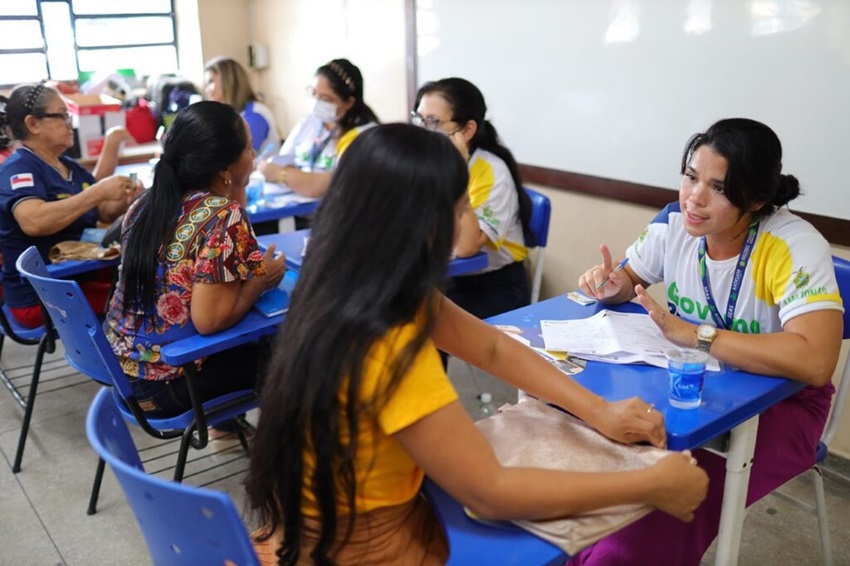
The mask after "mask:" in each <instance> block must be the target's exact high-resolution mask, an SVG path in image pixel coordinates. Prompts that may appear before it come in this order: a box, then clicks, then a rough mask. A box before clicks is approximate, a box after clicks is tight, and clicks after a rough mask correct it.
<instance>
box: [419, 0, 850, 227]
mask: <svg viewBox="0 0 850 566" xmlns="http://www.w3.org/2000/svg"><path fill="white" fill-rule="evenodd" d="M416 4H417V13H416V18H417V19H416V29H417V48H416V49H417V61H416V65H417V71H416V72H417V81H418V84H419V85H421V84H422V83H424V82H425V81H428V80H435V79H440V78H445V77H450V76H459V77H463V78H466V79H468V80H470V81H472V82H473V83H475V84H476V85H477V86H478V87H479V88H480V89H481V90H482V92H483V93H484V96H485V98H486V100H487V104H488V107H489V112H488V118H489V119H490V120H491V121H492V122H493V124H494V125H495V126H496V128H497V130H498V131H499V133H500V134H501V136H502V138H503V140H504V141H505V144H506V145H507V146H508V147H510V148H511V150H512V151H513V152H514V154H515V155H516V157H517V160H518V161H519V162H520V163H526V164H530V165H538V166H541V167H548V168H551V169H558V170H563V171H572V172H576V173H584V174H589V175H594V176H598V177H605V178H610V179H618V180H623V181H631V182H635V183H642V184H646V185H651V186H656V187H662V188H669V189H677V188H678V182H679V175H678V171H679V162H680V159H681V153H682V150H683V148H684V145H685V142H686V141H687V139H688V138H689V137H690V135H691V134H693V133H695V132H698V131H704V130H705V129H706V128H707V127H708V126H709V125H711V124H712V123H713V122H714V121H716V120H718V119H720V118H728V117H735V116H740V117H748V118H753V119H756V120H759V121H762V122H764V123H766V124H768V125H769V126H770V127H771V128H773V129H774V131H776V133H777V134H778V135H779V138H780V140H782V144H783V150H784V159H783V172H785V173H790V174H793V175H795V176H796V177H797V178H798V179H799V180H800V183H801V186H802V188H803V191H804V193H805V194H804V196H802V197H800V198H798V199H796V200H795V201H793V202H792V203H791V207H792V209H794V210H800V211H804V212H810V213H813V214H820V215H824V216H831V217H835V218H841V219H845V220H848V219H850V1H848V0H820V1H817V0H748V1H745V0H644V1H641V0H611V1H603V0H569V1H567V0H489V1H488V0H417V2H416Z"/></svg>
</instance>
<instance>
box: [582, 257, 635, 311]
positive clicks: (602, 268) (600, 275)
mask: <svg viewBox="0 0 850 566" xmlns="http://www.w3.org/2000/svg"><path fill="white" fill-rule="evenodd" d="M599 251H600V252H601V253H602V263H601V264H600V265H594V266H593V267H591V268H590V269H588V270H587V271H585V272H584V273H582V275H581V277H579V278H578V286H579V288H580V289H581V292H582V293H584V294H585V295H587V296H588V297H592V298H594V299H598V300H604V299H609V298H611V297H616V296H617V295H619V294H620V293H621V292H622V290H623V286H624V285H628V286H631V284H632V281H631V278H630V277H629V276H628V275H627V274H626V273H624V272H623V271H614V263H613V262H612V261H611V250H609V249H608V246H606V245H605V244H602V245H601V246H599ZM606 277H608V281H606V282H605V285H603V286H602V287H601V288H600V289H597V288H596V287H597V286H599V284H600V283H602V282H603V281H605V278H606Z"/></svg>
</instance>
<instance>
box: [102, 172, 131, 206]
mask: <svg viewBox="0 0 850 566" xmlns="http://www.w3.org/2000/svg"><path fill="white" fill-rule="evenodd" d="M140 185H141V184H140V183H134V182H133V181H132V180H131V179H130V177H127V176H125V175H110V176H109V177H106V178H105V179H103V180H101V181H98V182H97V183H95V184H94V185H92V186H91V188H92V189H96V190H97V191H99V193H100V196H101V201H109V200H120V201H125V202H127V203H130V202H132V201H133V199H134V198H135V197H136V196H138V193H139V192H140V191H141V187H140Z"/></svg>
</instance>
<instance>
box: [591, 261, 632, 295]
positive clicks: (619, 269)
mask: <svg viewBox="0 0 850 566" xmlns="http://www.w3.org/2000/svg"><path fill="white" fill-rule="evenodd" d="M627 263H629V258H628V257H624V258H623V259H622V261H620V263H618V264H617V267H615V268H614V270H613V271H611V273H615V272H617V271H622V270H623V268H624V267H626V264H627ZM611 273H609V274H608V275H606V276H605V279H603V280H602V281H601V282H600V283H599V285H597V286H596V290H597V291H598V290H599V289H601V288H602V287H604V286H605V284H606V283H608V279H609V278H610V277H611Z"/></svg>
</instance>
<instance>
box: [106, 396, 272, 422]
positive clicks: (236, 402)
mask: <svg viewBox="0 0 850 566" xmlns="http://www.w3.org/2000/svg"><path fill="white" fill-rule="evenodd" d="M112 392H113V395H112V396H113V398H114V399H115V404H116V405H117V406H118V410H120V411H121V414H122V415H123V416H124V418H125V419H126V420H127V421H128V422H130V423H133V424H134V425H136V426H141V425H139V423H138V421H137V420H136V417H135V416H133V413H132V411H131V410H130V407H128V406H127V402H126V401H125V400H124V398H123V397H121V393H120V392H119V391H118V390H117V388H113V390H112ZM228 405H229V406H228ZM219 407H225V408H223V409H221V410H218V408H219ZM203 408H204V413H205V414H206V415H207V424H208V425H210V426H215V425H217V424H220V423H223V422H225V421H229V420H231V419H234V418H236V417H238V416H239V415H242V414H244V413H246V412H248V411H250V410H251V409H256V408H257V395H256V393H255V392H254V391H253V390H251V389H243V390H241V391H234V392H233V393H228V394H227V395H222V396H220V397H216V398H215V399H213V400H211V401H207V402H206V403H204V404H203ZM194 419H195V413H194V411H192V410H191V409H189V410H188V411H186V412H185V413H181V414H179V415H176V416H173V417H169V418H167V419H152V418H149V419H147V421H148V423H149V424H150V425H151V426H152V427H153V428H155V429H156V430H163V431H164V430H179V431H182V430H184V429H185V428H186V427H187V426H189V424H190V423H191V422H192V421H193V420H194Z"/></svg>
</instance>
